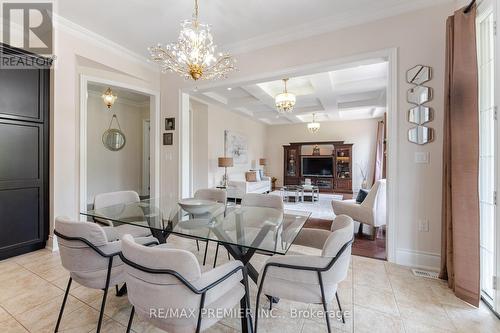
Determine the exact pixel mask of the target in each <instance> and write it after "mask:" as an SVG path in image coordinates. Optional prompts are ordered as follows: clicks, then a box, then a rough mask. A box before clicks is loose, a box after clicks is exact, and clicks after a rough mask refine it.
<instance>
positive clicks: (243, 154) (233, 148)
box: [224, 130, 248, 164]
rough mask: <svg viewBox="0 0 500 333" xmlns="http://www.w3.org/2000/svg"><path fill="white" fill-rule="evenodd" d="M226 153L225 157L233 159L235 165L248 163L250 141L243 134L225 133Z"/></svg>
mask: <svg viewBox="0 0 500 333" xmlns="http://www.w3.org/2000/svg"><path fill="white" fill-rule="evenodd" d="M224 151H225V154H226V155H225V156H227V157H232V158H233V161H234V164H247V163H248V141H247V137H246V136H245V135H243V134H241V133H237V132H233V131H229V130H225V131H224Z"/></svg>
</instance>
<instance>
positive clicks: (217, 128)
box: [191, 100, 267, 190]
mask: <svg viewBox="0 0 500 333" xmlns="http://www.w3.org/2000/svg"><path fill="white" fill-rule="evenodd" d="M191 108H192V110H193V113H194V114H195V117H194V121H195V122H194V124H193V128H194V129H195V131H197V132H198V133H196V134H193V137H194V138H196V137H198V136H201V137H202V138H206V141H205V143H203V142H200V141H203V139H201V140H200V139H195V142H198V143H199V144H200V146H199V147H198V148H197V149H196V153H195V154H193V155H194V156H200V155H201V156H200V158H196V159H195V157H193V161H196V160H201V159H202V158H203V156H206V157H207V158H205V161H208V163H206V162H205V163H203V162H202V163H193V173H194V174H195V175H198V176H197V177H194V179H196V181H194V186H193V188H194V190H197V189H198V188H202V187H214V186H217V185H219V183H220V181H221V180H222V176H223V174H224V168H219V167H218V161H217V159H218V158H219V157H222V156H224V131H225V130H230V131H234V132H237V133H239V134H242V135H244V136H245V137H246V138H247V140H248V163H247V164H235V165H234V167H232V168H228V170H227V172H228V177H229V179H230V180H231V179H244V178H245V171H248V170H250V169H255V168H258V167H259V165H258V164H259V159H260V158H263V157H265V142H266V141H267V138H266V134H267V125H266V124H263V123H261V122H258V121H255V120H252V119H250V118H248V117H245V116H242V115H239V114H237V113H235V112H231V111H228V110H226V109H224V108H222V107H220V106H217V105H211V104H209V105H207V104H202V103H198V102H196V101H192V100H191ZM205 114H206V117H205ZM204 133H206V135H205V134H204ZM205 175H206V183H205V182H203V180H204V177H205ZM205 184H206V185H205Z"/></svg>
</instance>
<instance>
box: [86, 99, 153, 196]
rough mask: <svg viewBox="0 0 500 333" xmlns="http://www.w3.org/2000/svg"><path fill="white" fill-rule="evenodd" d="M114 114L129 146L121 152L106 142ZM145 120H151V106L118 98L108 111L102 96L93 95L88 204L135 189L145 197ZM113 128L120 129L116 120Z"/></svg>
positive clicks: (89, 112)
mask: <svg viewBox="0 0 500 333" xmlns="http://www.w3.org/2000/svg"><path fill="white" fill-rule="evenodd" d="M148 104H149V103H148ZM145 110H146V111H147V112H145ZM113 114H116V115H117V117H118V121H119V122H120V127H121V130H122V132H123V133H124V134H125V139H126V143H125V147H123V149H121V150H119V151H110V150H108V149H106V148H105V147H104V145H103V143H102V134H103V133H104V132H105V131H106V130H107V129H108V126H109V122H110V121H111V117H112V116H113ZM143 119H149V105H147V106H140V105H137V104H135V105H134V104H133V103H127V102H126V101H123V99H121V100H120V99H118V100H117V101H116V103H115V104H114V105H113V107H112V109H111V110H108V108H107V107H106V106H105V105H104V103H103V101H102V98H101V97H100V95H99V94H97V93H92V92H89V97H88V100H87V203H92V202H94V197H95V195H96V194H99V193H105V192H112V191H122V190H133V191H136V192H137V193H139V194H142V193H141V192H142V162H143V133H142V132H143V125H142V121H143ZM113 128H117V123H116V121H115V120H113Z"/></svg>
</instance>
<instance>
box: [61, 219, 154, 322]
mask: <svg viewBox="0 0 500 333" xmlns="http://www.w3.org/2000/svg"><path fill="white" fill-rule="evenodd" d="M54 234H55V235H56V236H57V242H58V245H59V252H60V255H61V262H62V266H63V267H64V268H65V269H67V270H68V271H69V275H70V278H69V281H68V285H67V287H66V292H65V294H64V299H63V303H62V305H61V310H60V312H59V317H58V319H57V324H56V328H55V332H57V331H58V329H59V325H60V323H61V318H62V315H63V312H64V306H65V305H66V300H67V298H68V293H69V290H70V288H71V283H72V281H73V280H75V281H76V282H77V283H79V284H81V285H82V286H85V287H87V288H92V289H102V290H104V295H103V298H102V303H101V312H100V314H99V320H98V323H97V332H99V331H100V330H101V324H102V319H103V315H104V307H105V305H106V296H107V294H108V288H109V286H113V285H115V286H116V285H118V284H120V283H124V282H125V274H124V272H123V262H122V261H121V260H120V258H119V254H120V251H121V241H120V240H114V239H112V240H110V239H109V238H108V235H107V234H106V230H105V228H103V227H101V226H100V225H98V224H97V223H92V222H75V221H71V220H70V219H69V218H66V217H57V218H56V221H55V230H54ZM136 240H137V242H140V243H141V244H146V245H152V244H157V241H156V239H155V238H153V237H142V238H137V239H136Z"/></svg>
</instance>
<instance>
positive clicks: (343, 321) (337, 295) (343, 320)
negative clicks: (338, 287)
mask: <svg viewBox="0 0 500 333" xmlns="http://www.w3.org/2000/svg"><path fill="white" fill-rule="evenodd" d="M335 298H337V305H338V306H339V311H340V313H341V314H342V324H345V317H344V311H342V307H341V306H340V299H339V294H338V293H337V292H335Z"/></svg>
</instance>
